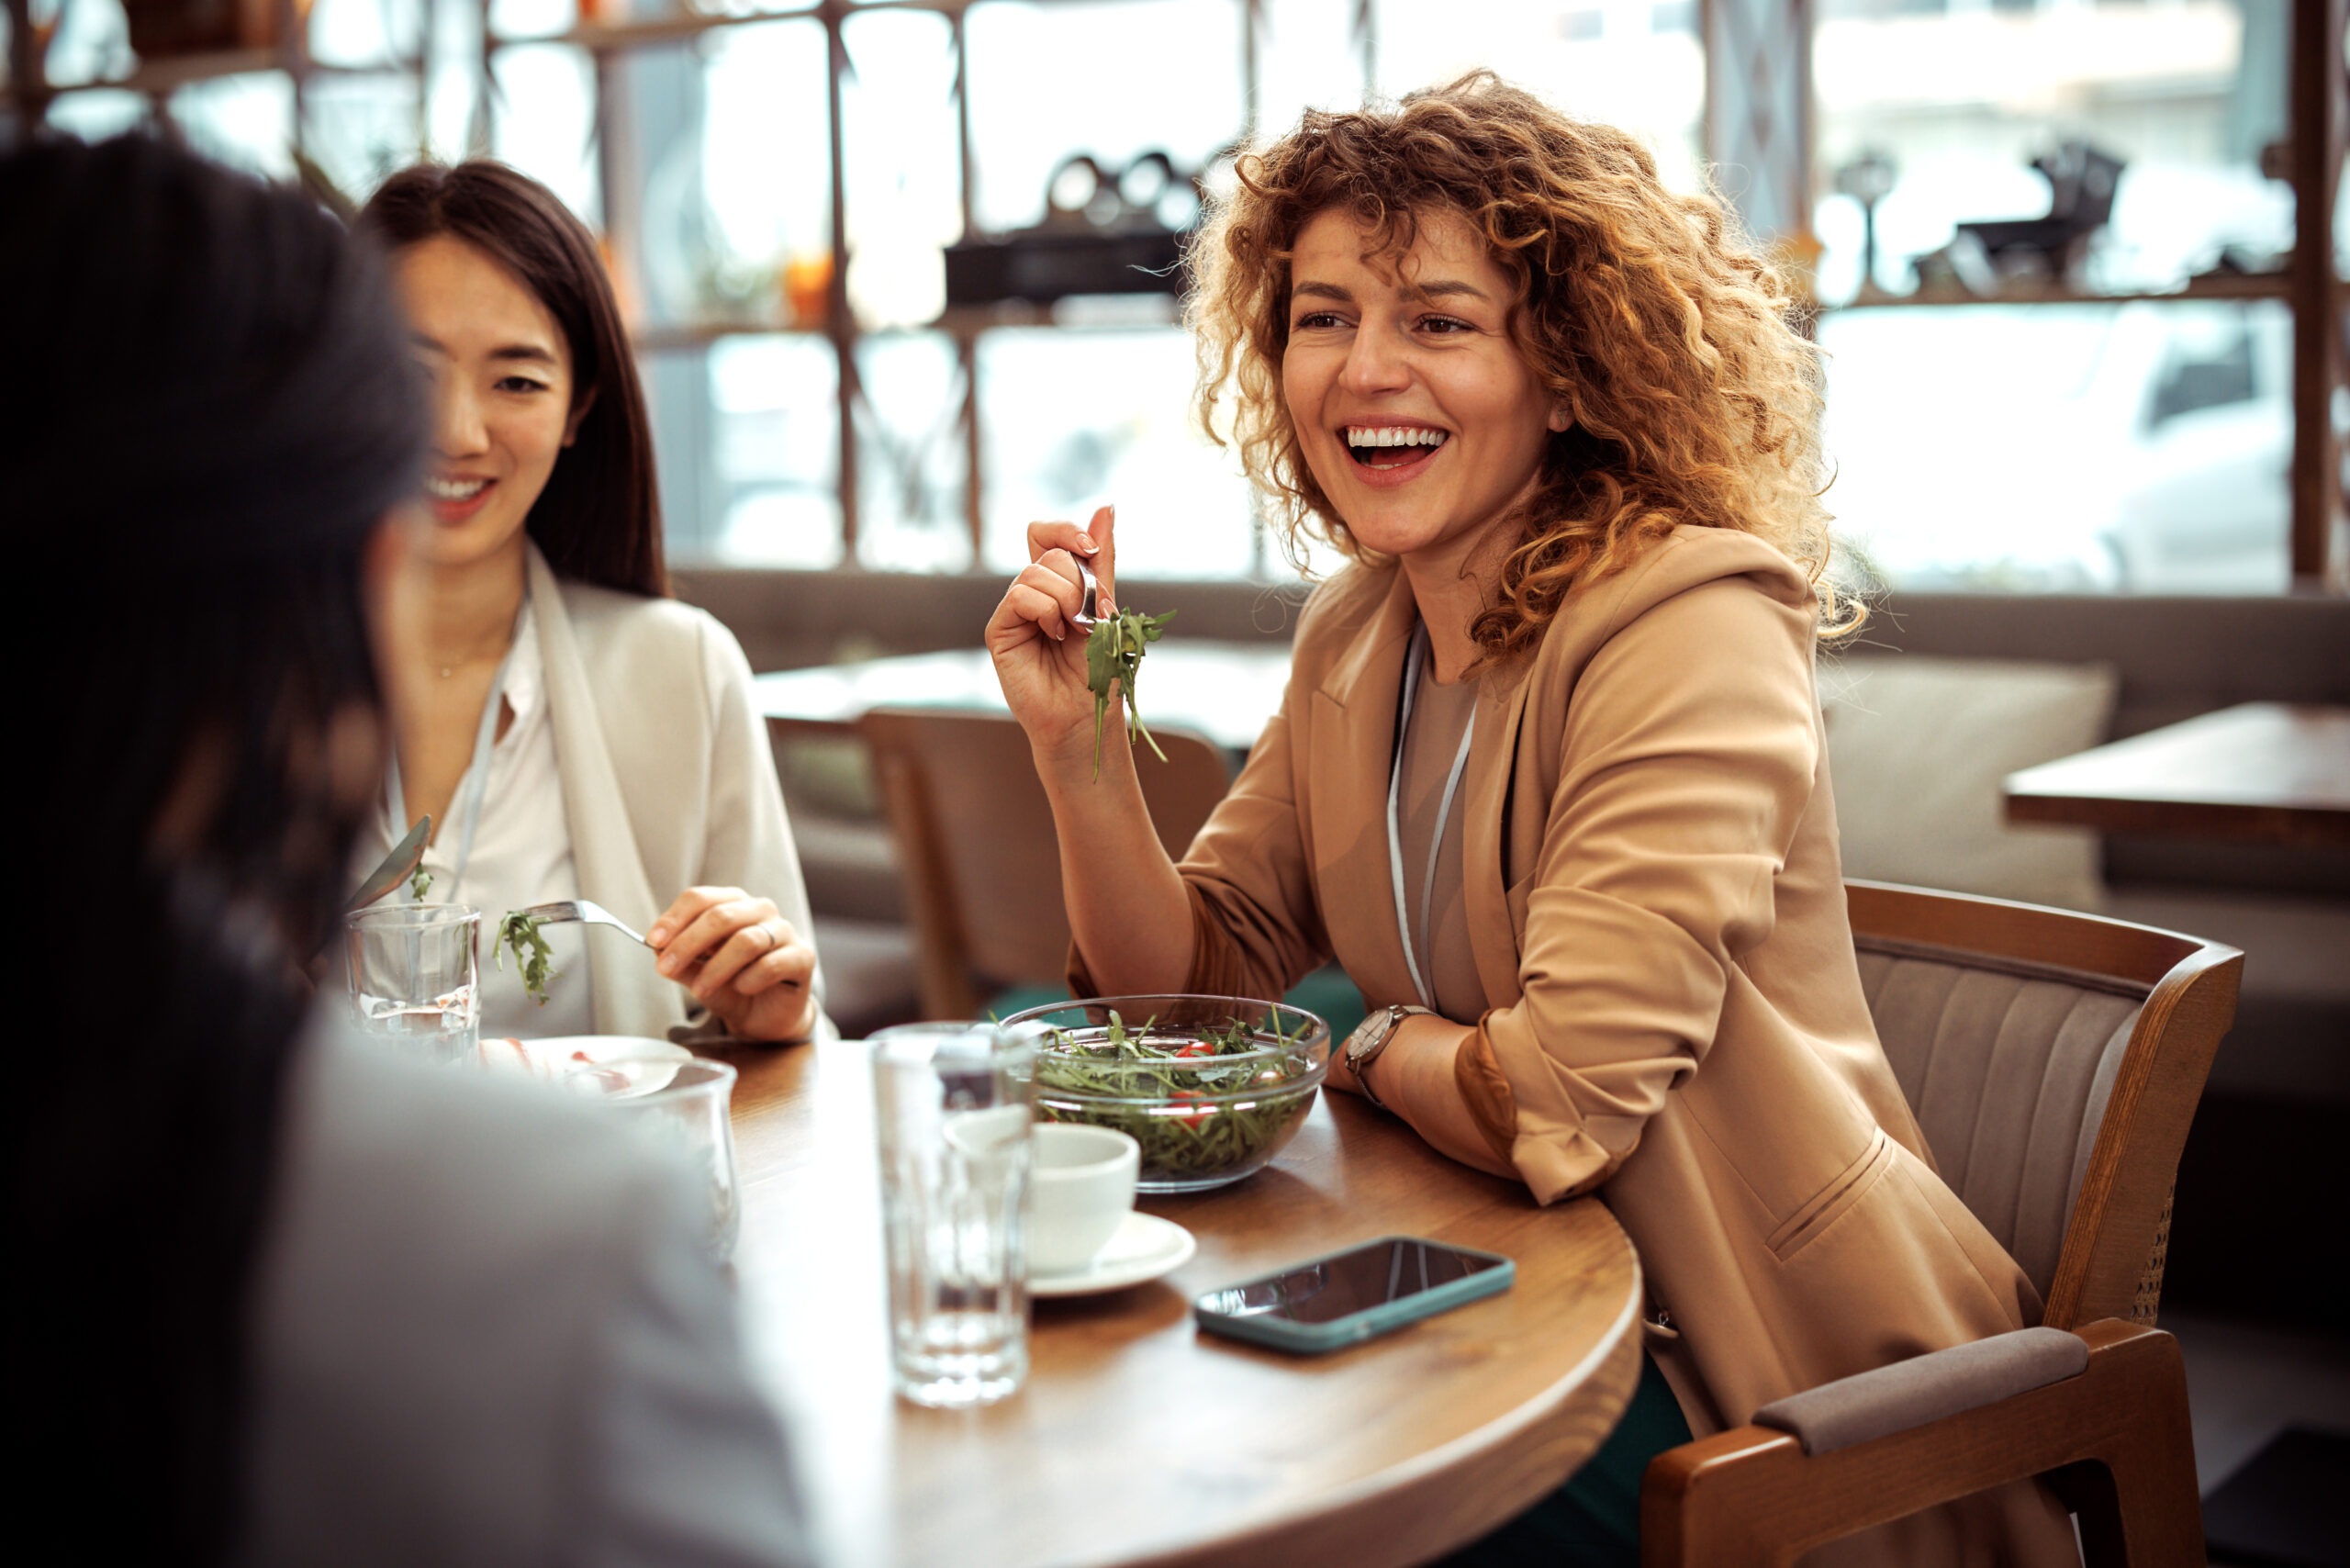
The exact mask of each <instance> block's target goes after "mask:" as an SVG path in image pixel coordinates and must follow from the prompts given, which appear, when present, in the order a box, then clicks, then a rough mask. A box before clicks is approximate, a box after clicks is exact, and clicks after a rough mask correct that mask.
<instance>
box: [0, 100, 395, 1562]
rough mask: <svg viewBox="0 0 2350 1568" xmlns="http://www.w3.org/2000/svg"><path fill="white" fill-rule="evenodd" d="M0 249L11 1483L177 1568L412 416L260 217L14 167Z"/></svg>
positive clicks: (341, 833) (207, 1465)
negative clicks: (22, 617)
mask: <svg viewBox="0 0 2350 1568" xmlns="http://www.w3.org/2000/svg"><path fill="white" fill-rule="evenodd" d="M0 213H5V214H6V221H5V223H0V364H6V365H7V366H8V377H7V379H8V382H9V383H10V384H11V387H10V394H9V401H10V403H11V405H12V406H11V407H9V408H8V409H6V410H5V418H0V498H5V503H4V504H0V514H5V517H6V522H5V524H0V526H4V527H5V529H6V541H7V549H8V553H9V554H10V556H11V557H12V558H16V559H19V560H25V559H27V558H29V563H30V564H29V567H28V573H27V576H26V577H25V578H23V579H20V580H22V581H24V582H25V583H26V584H27V585H28V587H31V588H34V590H35V591H36V592H39V593H41V594H43V595H45V596H49V597H50V598H52V599H61V600H62V602H60V603H54V604H53V605H52V609H51V611H50V613H51V614H54V615H56V616H57V619H56V620H55V621H53V622H49V623H50V625H51V626H52V627H54V628H56V629H57V631H58V635H57V636H56V637H55V639H54V640H53V641H50V643H48V644H47V647H46V650H45V651H46V653H47V655H48V656H46V657H44V658H43V659H42V661H41V665H40V669H39V676H38V678H33V679H28V680H27V681H26V682H25V683H24V684H23V687H22V688H21V691H22V697H21V699H20V700H21V701H22V702H23V703H24V704H25V705H26V707H28V709H29V710H30V711H29V713H28V715H27V719H28V722H27V723H26V726H25V727H26V729H27V730H28V733H29V734H31V735H32V736H33V737H35V738H34V743H33V744H32V745H30V746H28V749H27V750H26V751H25V752H24V753H22V754H20V755H21V756H24V757H28V758H32V759H36V760H35V762H34V766H35V767H36V769H37V778H38V782H37V784H36V786H35V790H36V796H35V798H36V800H37V801H38V805H37V806H36V808H35V809H36V810H37V811H38V812H39V813H40V814H39V818H38V820H37V824H33V823H28V829H29V831H28V832H26V833H24V834H21V835H20V836H19V838H18V840H17V853H18V854H21V855H23V856H24V857H26V858H27V859H28V861H29V864H26V865H22V866H20V867H19V869H18V872H17V875H16V877H15V878H13V879H12V880H13V881H14V882H15V884H16V886H17V889H18V890H20V893H22V894H23V895H24V896H26V897H28V898H35V899H37V900H38V901H39V904H40V906H41V924H40V925H39V927H37V928H36V938H37V940H36V947H37V950H38V954H39V957H38V960H37V964H38V968H37V969H35V970H34V971H33V972H32V973H30V974H27V975H24V976H23V977H22V978H20V980H19V981H18V984H17V994H18V995H19V996H25V995H36V994H37V995H40V996H44V997H48V998H50V999H53V1001H54V1002H56V1003H57V1007H56V1009H55V1011H54V1013H53V1014H51V1016H52V1017H53V1018H54V1019H55V1020H56V1022H55V1023H54V1024H53V1025H50V1030H51V1037H50V1038H49V1039H48V1040H45V1041H41V1042H39V1043H38V1048H26V1049H19V1050H18V1051H17V1052H16V1053H15V1055H14V1061H15V1067H14V1070H13V1072H14V1075H13V1079H12V1082H11V1086H10V1087H11V1092H10V1094H9V1096H8V1106H7V1111H6V1123H7V1129H8V1130H7V1141H6V1161H7V1170H6V1191H7V1204H8V1235H9V1238H10V1240H11V1247H12V1256H11V1258H10V1260H9V1261H10V1265H11V1271H12V1273H13V1274H14V1276H15V1277H16V1278H17V1281H18V1282H19V1283H18V1284H17V1286H16V1287H15V1288H13V1289H12V1290H11V1291H10V1292H9V1293H8V1295H9V1298H10V1305H9V1315H10V1316H11V1318H12V1320H14V1321H15V1323H16V1324H17V1332H16V1333H15V1334H14V1335H12V1336H11V1339H10V1342H11V1343H12V1344H13V1345H15V1346H16V1347H17V1355H16V1357H15V1365H14V1366H13V1367H12V1369H11V1372H10V1377H11V1379H12V1382H13V1383H14V1384H15V1387H14V1388H13V1389H12V1392H11V1403H12V1404H13V1405H16V1406H17V1409H18V1412H19V1414H18V1416H17V1420H18V1421H20V1422H22V1423H23V1424H24V1426H25V1427H26V1428H28V1435H29V1436H30V1439H31V1442H30V1445H29V1446H25V1445H23V1444H19V1445H17V1446H16V1451H17V1452H18V1453H19V1454H27V1453H29V1454H31V1455H33V1456H35V1457H34V1459H33V1461H32V1462H33V1464H34V1466H35V1473H34V1474H33V1475H32V1476H31V1477H30V1478H29V1479H28V1478H26V1477H22V1476H20V1477H19V1481H20V1484H24V1485H25V1486H26V1487H27V1490H28V1495H38V1496H48V1497H50V1498H51V1499H52V1500H54V1499H56V1498H59V1497H62V1496H68V1495H70V1496H72V1497H73V1499H74V1500H75V1502H76V1504H77V1507H76V1510H75V1513H74V1516H73V1518H74V1524H73V1528H74V1530H75V1532H76V1540H75V1544H76V1546H77V1548H79V1549H80V1551H81V1552H82V1553H83V1554H84V1555H87V1556H88V1557H90V1558H92V1559H93V1560H97V1559H105V1560H111V1561H128V1562H203V1561H207V1560H211V1559H217V1558H218V1557H220V1556H222V1555H223V1554H224V1552H225V1551H227V1550H228V1549H229V1545H230V1543H231V1541H232V1539H233V1532H234V1530H235V1529H236V1527H237V1522H238V1521H237V1508H238V1505H239V1501H240V1499H241V1496H242V1495H243V1494H244V1489H245V1488H244V1484H243V1468H242V1464H243V1445H242V1441H241V1433H242V1426H241V1408H242V1394H243V1382H244V1376H245V1371H246V1364H247V1355H246V1339H247V1335H248V1332H249V1329H248V1321H249V1318H250V1316H251V1304H250V1302H249V1299H248V1298H249V1295H250V1294H251V1293H250V1283H251V1281H252V1277H253V1272H254V1267H255V1264H256V1261H257V1260H258V1258H259V1256H260V1253H261V1248H262V1241H263V1236H264V1232H265V1219H266V1212H267V1205H268V1199H269V1193H270V1184H271V1180H272V1173H273V1170H274V1165H275V1161H276V1154H277V1131H276V1129H277V1124H278V1118H279V1104H280V1100H281V1097H282V1094H283V1092H284V1089H285V1083H286V1081H287V1076H288V1070H289V1068H290V1065H291V1063H292V1061H293V1058H294V1056H295V1050H296V1044H297V1039H298V1037H299V1032H300V1029H301V1025H302V1020H303V1017H304V1015H305V1014H306V1012H307V1009H308V993H307V986H306V985H305V983H304V982H303V981H302V980H301V967H302V965H303V963H304V962H305V961H306V960H307V959H308V958H309V956H310V955H311V954H312V953H313V952H314V951H316V950H317V948H318V947H319V946H320V944H321V943H322V942H323V941H324V940H325V938H326V936H327V935H328V933H329V932H330V930H331V929H332V923H333V922H334V920H335V918H336V912H337V909H338V906H339V904H340V902H341V896H342V895H343V894H344V893H345V891H346V890H347V889H346V886H345V876H346V869H345V862H346V860H347V858H348V857H349V854H350V850H351V845H352V842H353V834H354V833H355V831H356V829H357V827H358V825H359V820H360V816H361V813H362V812H364V808H365V804H366V800H367V791H366V785H367V784H369V783H372V782H373V781H374V779H375V778H380V776H381V773H380V770H381V767H382V757H383V727H384V719H383V711H382V704H381V702H380V700H379V699H378V696H377V689H376V684H375V673H374V668H373V665H372V662H371V659H370V656H369V646H370V644H369V640H368V630H367V622H366V617H365V610H364V602H363V592H364V589H363V584H362V566H363V558H364V551H365V550H366V548H367V544H368V541H369V540H370V538H371V537H372V536H373V535H374V533H375V530H376V529H377V527H378V526H379V525H380V521H381V520H382V519H383V517H384V515H385V513H386V510H388V509H391V508H393V507H395V506H397V504H398V503H399V502H400V501H401V500H402V499H403V498H407V497H409V496H412V495H413V494H414V493H415V491H416V487H417V484H418V482H419V479H420V473H421V464H422V456H423V450H424V439H425V410H424V408H423V402H422V398H421V395H420V389H419V387H418V386H417V382H416V377H415V374H414V371H413V369H412V362H411V360H410V359H409V357H408V352H407V349H406V344H405V333H404V331H403V330H402V329H401V327H400V324H399V321H398V319H397V312H396V308H395V306H394V304H393V301H392V299H391V297H390V294H389V291H388V289H387V287H386V281H385V277H384V274H383V271H382V268H381V266H380V265H379V264H378V263H377V262H376V261H375V258H374V257H373V256H372V255H370V254H369V253H368V252H366V250H365V249H364V247H362V246H360V245H358V244H355V243H354V242H353V241H352V240H351V238H350V237H349V236H348V235H347V234H346V233H344V231H343V230H342V229H341V227H340V226H339V225H337V224H336V223H335V222H334V221H333V220H332V219H330V218H328V217H327V216H326V215H325V214H324V213H322V212H320V211H319V209H318V208H317V207H315V206H313V205H312V204H311V203H310V202H309V201H308V200H307V199H306V198H304V197H302V196H299V195H297V194H295V193H294V192H292V191H288V190H281V189H272V188H270V187H266V186H263V185H259V184H257V183H255V182H254V181H252V180H250V179H247V178H245V177H243V176H241V175H239V174H230V173H229V172H227V171H225V170H223V169H220V168H218V167H215V166H213V165H211V164H208V163H206V162H201V161H200V160H198V159H196V158H195V157H193V156H192V155H190V154H188V153H185V152H183V151H174V150H173V149H170V148H168V147H165V146H164V145H162V143H160V142H158V141H156V140H151V139H150V138H147V137H144V136H131V137H125V138H122V139H119V140H113V141H108V142H106V143H103V144H101V145H97V146H85V145H83V144H80V143H76V142H68V141H56V142H40V143H36V144H33V145H31V146H29V147H28V148H27V149H25V150H22V151H17V152H15V153H12V154H10V155H8V156H7V157H6V158H5V159H0ZM20 613H36V614H37V613H38V611H37V610H20ZM354 778H355V779H356V784H355V787H354ZM30 951H32V949H28V948H27V947H25V946H19V947H18V953H19V955H20V956H19V958H18V959H17V961H18V962H20V963H22V962H26V961H27V960H28V958H29V954H30ZM20 1044H23V1045H28V1046H30V1045H33V1044H34V1042H31V1041H26V1042H20Z"/></svg>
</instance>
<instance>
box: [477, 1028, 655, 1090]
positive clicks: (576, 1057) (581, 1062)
mask: <svg viewBox="0 0 2350 1568" xmlns="http://www.w3.org/2000/svg"><path fill="white" fill-rule="evenodd" d="M614 1057H657V1058H660V1059H661V1060H663V1061H691V1060H693V1059H694V1053H693V1052H691V1051H689V1050H688V1049H686V1047H683V1046H680V1045H677V1044H675V1043H674V1042H672V1041H669V1040H656V1039H654V1038H652V1037H651V1036H646V1035H550V1036H547V1037H546V1038H545V1039H543V1040H514V1039H507V1038H504V1037H498V1038H490V1039H485V1040H483V1041H482V1043H481V1064H482V1066H484V1067H486V1068H487V1069H488V1070H490V1071H492V1072H498V1073H513V1074H517V1075H519V1076H520V1077H523V1078H536V1079H539V1080H542V1081H545V1082H548V1083H554V1082H556V1081H560V1080H561V1079H562V1077H563V1075H564V1074H565V1073H566V1072H569V1071H570V1070H572V1069H574V1068H578V1067H591V1066H593V1065H594V1064H596V1063H597V1062H599V1061H610V1060H611V1059H612V1058H614Z"/></svg>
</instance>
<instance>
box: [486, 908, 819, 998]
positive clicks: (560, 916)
mask: <svg viewBox="0 0 2350 1568" xmlns="http://www.w3.org/2000/svg"><path fill="white" fill-rule="evenodd" d="M514 913H517V914H527V915H529V916H530V917H531V918H532V919H533V920H537V921H542V922H545V923H547V924H562V923H564V922H565V921H576V922H578V923H580V924H585V925H609V926H610V927H611V928H612V929H613V930H615V931H618V932H621V933H622V934H623V935H626V936H627V937H628V939H629V940H630V941H632V942H634V943H638V944H640V945H641V946H647V947H650V946H653V944H652V943H650V942H647V941H645V940H644V938H643V936H642V935H639V934H638V933H637V930H636V928H635V927H634V926H632V925H631V924H629V923H628V922H627V921H625V920H622V919H621V917H620V916H619V915H617V914H614V913H612V912H611V911H610V910H608V909H606V908H605V907H604V906H603V905H602V904H599V903H596V902H592V901H590V900H588V899H565V900H563V901H562V902H559V903H535V904H532V906H531V907H530V908H528V909H522V910H517V911H515V912H514ZM695 967H696V968H697V969H699V959H698V960H696V966H695ZM783 983H784V984H785V985H786V986H788V987H789V988H790V989H791V990H794V991H797V990H799V989H800V982H799V981H798V980H785V981H784V982H783Z"/></svg>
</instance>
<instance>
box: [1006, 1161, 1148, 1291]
mask: <svg viewBox="0 0 2350 1568" xmlns="http://www.w3.org/2000/svg"><path fill="white" fill-rule="evenodd" d="M1141 1167H1142V1146H1141V1145H1140V1144H1138V1143H1136V1142H1135V1140H1134V1139H1133V1138H1131V1137H1127V1136H1126V1135H1125V1133H1122V1132H1119V1131H1117V1130H1115V1129H1114V1128H1111V1127H1095V1126H1086V1125H1084V1124H1083V1123H1080V1122H1040V1123H1038V1124H1037V1125H1036V1162H1035V1167H1034V1169H1033V1170H1031V1172H1030V1175H1029V1193H1030V1201H1031V1203H1032V1204H1033V1207H1032V1208H1031V1209H1030V1211H1029V1220H1028V1272H1029V1273H1030V1274H1031V1275H1032V1276H1035V1277H1036V1278H1043V1277H1045V1276H1046V1275H1050V1274H1068V1273H1074V1272H1076V1271H1078V1270H1080V1269H1082V1268H1084V1267H1085V1265H1086V1264H1087V1263H1089V1262H1091V1260H1092V1259H1093V1256H1094V1254H1096V1253H1098V1252H1100V1251H1101V1250H1102V1248H1104V1247H1106V1246H1108V1245H1109V1242H1110V1238H1111V1237H1113V1236H1114V1235H1116V1234H1117V1231H1118V1226H1120V1225H1121V1224H1122V1223H1124V1222H1125V1217H1126V1215H1128V1214H1129V1213H1131V1212H1132V1211H1133V1209H1134V1206H1135V1173H1136V1171H1137V1170H1140V1169H1141Z"/></svg>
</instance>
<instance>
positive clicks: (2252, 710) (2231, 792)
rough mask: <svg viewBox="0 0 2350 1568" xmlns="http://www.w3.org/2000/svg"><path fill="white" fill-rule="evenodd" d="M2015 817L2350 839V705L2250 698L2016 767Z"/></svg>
mask: <svg viewBox="0 0 2350 1568" xmlns="http://www.w3.org/2000/svg"><path fill="white" fill-rule="evenodd" d="M2006 789H2007V803H2008V820H2009V822H2018V823H2069V824H2073V825H2076V826H2080V827H2093V828H2096V829H2098V830H2099V831H2100V832H2103V833H2126V834H2154V835H2162V836H2169V837H2178V838H2222V839H2238V840H2249V841H2255V842H2259V843H2265V844H2288V845H2302V846H2321V845H2350V708H2327V707H2313V706H2311V707H2291V706H2288V705H2286V704H2284V703H2279V702H2246V703H2244V704H2242V705H2241V706H2238V707H2234V708H2224V709H2221V711H2218V712H2216V713H2206V714H2204V715H2202V716H2201V717H2200V718H2195V719H2188V720H2187V721H2185V722H2182V723H2177V724H2167V725H2165V726H2164V727H2163V728H2161V729H2159V730H2149V731H2148V732H2146V733H2145V734H2143V735H2132V737H2130V738H2129V739H2128V740H2126V741H2115V742H2114V743H2113V744H2112V745H2101V746H2098V747H2097V748H2096V749H2095V750H2094V751H2085V752H2081V753H2079V754H2078V755H2076V756H2067V757H2062V758H2059V759H2058V760H2056V761H2054V762H2046V763H2042V764H2041V765H2040V766H2039V767H2027V768H2025V769H2023V771H2021V772H2020V773H2011V774H2009V776H2008V780H2007V786H2006Z"/></svg>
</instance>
